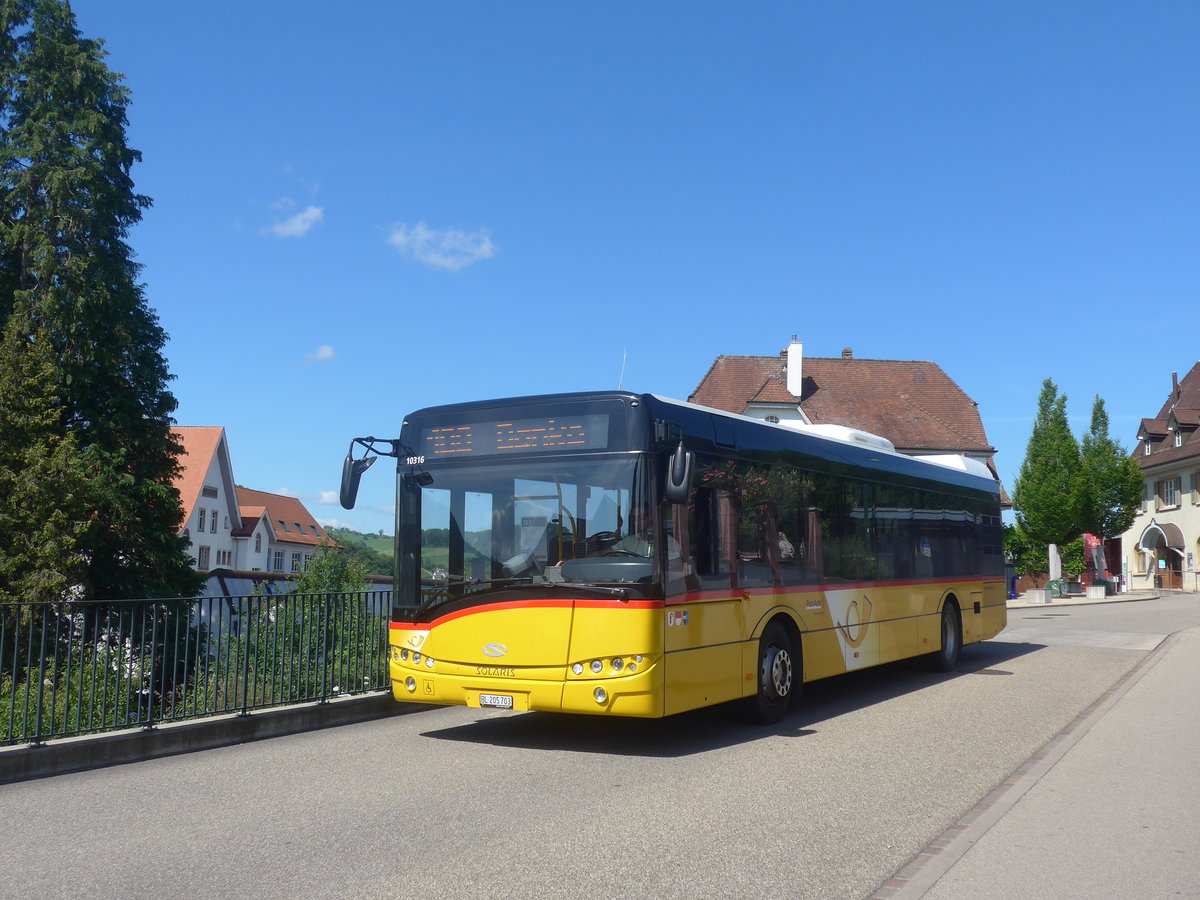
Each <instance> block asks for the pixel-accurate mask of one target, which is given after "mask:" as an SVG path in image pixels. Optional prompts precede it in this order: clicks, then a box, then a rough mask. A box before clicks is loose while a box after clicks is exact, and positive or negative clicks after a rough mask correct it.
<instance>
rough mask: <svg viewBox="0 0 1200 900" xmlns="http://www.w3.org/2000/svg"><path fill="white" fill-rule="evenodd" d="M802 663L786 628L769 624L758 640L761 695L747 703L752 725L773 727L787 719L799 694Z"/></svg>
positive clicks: (758, 693)
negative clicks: (789, 708)
mask: <svg viewBox="0 0 1200 900" xmlns="http://www.w3.org/2000/svg"><path fill="white" fill-rule="evenodd" d="M799 662H800V659H799V654H797V652H796V650H795V649H794V648H793V646H792V641H791V639H790V638H789V637H788V633H787V631H786V630H785V629H784V627H783V626H782V625H780V624H779V623H778V622H772V623H771V624H769V625H768V626H767V627H766V628H765V629H764V630H763V633H762V637H761V638H759V639H758V666H757V671H758V691H757V692H756V693H755V695H754V696H753V697H748V698H747V699H746V710H747V712H748V714H749V716H750V718H751V719H752V720H753V721H755V722H758V723H760V724H763V725H774V724H775V723H776V722H778V721H779V720H780V719H782V718H783V717H784V715H785V714H786V713H787V711H788V707H789V706H790V705H791V703H792V700H793V698H795V696H796V695H797V694H799V693H800V681H801V678H802V675H801V672H802V669H801V668H800V666H799Z"/></svg>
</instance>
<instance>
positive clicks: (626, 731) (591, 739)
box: [421, 641, 1042, 758]
mask: <svg viewBox="0 0 1200 900" xmlns="http://www.w3.org/2000/svg"><path fill="white" fill-rule="evenodd" d="M1040 649H1042V645H1040V644H1008V643H1000V642H991V641H985V642H984V643H981V644H972V645H970V646H968V647H964V648H963V651H962V656H961V657H960V659H959V665H958V668H957V669H956V670H955V671H954V672H951V673H949V674H941V673H934V672H930V671H927V670H924V669H923V668H922V663H921V661H920V660H906V661H904V662H898V663H891V664H889V665H886V666H877V667H875V668H871V669H864V670H863V671H861V672H851V673H848V674H846V675H839V676H838V677H836V678H828V679H825V680H822V681H816V682H813V683H811V684H806V685H805V686H804V692H803V694H802V696H801V700H800V704H799V707H798V708H797V709H793V710H792V711H791V712H789V713H788V715H787V716H785V717H784V719H783V721H781V722H780V723H779V724H777V725H765V726H764V725H757V724H754V723H751V722H748V721H747V720H746V718H745V716H744V715H743V713H742V711H741V709H740V707H739V705H738V704H737V703H726V704H722V705H721V706H713V707H708V708H706V709H698V710H694V711H692V712H686V713H680V714H678V715H675V716H670V717H668V718H665V719H625V718H607V717H600V716H583V715H567V714H560V713H541V712H529V713H511V714H497V713H487V714H486V715H487V718H483V719H479V720H478V721H475V722H470V723H468V724H466V725H455V726H453V727H450V728H439V729H436V730H432V731H425V732H422V734H421V736H422V737H426V738H432V739H435V740H442V741H463V742H468V743H474V744H492V745H495V746H498V747H512V748H517V749H525V750H554V751H568V752H572V751H573V752H579V753H608V754H615V755H620V756H644V757H649V758H675V757H682V756H691V755H693V754H697V753H707V752H709V751H711V750H718V749H722V748H725V747H732V746H736V745H737V744H743V743H747V742H749V741H757V740H761V739H763V738H765V737H790V738H803V737H806V736H808V735H812V734H816V733H817V730H818V729H817V727H816V726H819V725H820V723H821V722H823V721H825V720H827V719H832V718H835V717H837V716H840V715H844V714H845V713H849V712H854V711H855V710H860V709H865V708H867V707H869V706H873V705H875V704H876V703H884V702H886V701H888V700H892V699H895V698H897V697H902V696H904V695H905V694H909V693H912V692H913V691H919V690H921V689H923V688H926V687H929V686H930V685H932V684H936V683H938V682H940V681H945V680H946V679H949V678H961V677H966V676H970V675H973V674H979V675H1008V674H1011V673H1010V672H1007V671H1005V670H1004V669H1002V668H999V666H1001V665H1003V664H1004V663H1005V662H1006V661H1008V660H1012V659H1016V658H1018V657H1021V656H1024V655H1026V654H1028V653H1032V652H1034V651H1036V650H1040Z"/></svg>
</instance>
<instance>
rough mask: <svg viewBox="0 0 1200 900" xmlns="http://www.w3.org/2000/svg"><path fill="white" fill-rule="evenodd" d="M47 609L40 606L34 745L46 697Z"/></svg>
mask: <svg viewBox="0 0 1200 900" xmlns="http://www.w3.org/2000/svg"><path fill="white" fill-rule="evenodd" d="M48 611H49V608H48V607H46V606H43V607H42V640H41V644H40V645H39V647H38V685H37V705H36V706H35V707H34V710H33V740H32V741H30V742H29V743H30V744H31V745H32V746H34V747H37V746H39V745H40V744H41V743H42V703H43V702H45V698H46V615H47V612H48ZM29 621H30V623H31V624H32V623H33V616H30V617H29ZM31 643H32V641H31ZM29 668H30V669H32V668H33V660H32V659H31V660H30V661H29ZM26 696H28V694H26ZM26 721H28V719H27V720H26Z"/></svg>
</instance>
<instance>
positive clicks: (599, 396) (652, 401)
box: [405, 391, 1000, 494]
mask: <svg viewBox="0 0 1200 900" xmlns="http://www.w3.org/2000/svg"><path fill="white" fill-rule="evenodd" d="M613 400H624V401H626V402H627V403H628V404H629V405H630V407H637V406H641V407H643V411H642V415H645V416H647V417H648V418H652V419H662V420H665V421H668V422H671V423H672V424H677V425H679V426H680V428H681V429H682V432H683V435H684V436H685V437H686V438H687V439H688V442H689V443H692V444H696V443H697V442H698V443H699V445H700V446H697V447H696V449H701V448H702V446H703V445H704V444H711V445H712V447H713V448H714V450H715V451H717V452H722V451H725V452H733V453H734V454H737V455H746V454H751V455H757V454H758V453H772V452H786V451H792V452H799V453H804V454H806V455H809V456H812V457H816V458H818V459H820V460H823V461H824V462H825V463H827V464H832V465H835V466H838V465H841V466H849V467H853V468H860V469H866V470H871V471H874V472H877V473H889V474H892V475H899V476H903V477H907V478H915V479H919V480H924V481H935V482H939V483H942V484H949V485H956V486H958V487H963V488H968V489H971V490H982V491H986V492H988V493H994V494H998V493H999V491H1000V485H999V482H997V481H996V479H995V477H994V476H993V475H992V473H991V471H990V470H989V469H988V468H987V466H986V465H984V464H983V463H982V462H980V461H978V460H974V459H970V458H968V457H963V456H955V455H950V454H946V455H931V456H925V457H921V456H909V455H907V454H904V453H899V452H897V451H896V450H895V449H894V448H893V447H892V445H891V442H889V441H887V440H886V439H885V438H880V437H878V436H876V435H867V434H866V433H865V432H861V431H856V430H855V429H849V428H847V429H842V430H841V431H839V430H838V429H831V428H829V427H826V426H806V425H805V424H803V423H799V422H791V423H788V424H775V423H772V422H767V421H764V420H763V419H755V418H751V417H749V416H743V415H739V414H737V413H731V412H725V411H724V410H719V409H713V408H711V407H707V406H699V405H697V404H695V403H688V402H686V401H683V400H674V399H672V398H669V397H663V396H660V395H658V394H638V393H634V392H632V391H584V392H574V393H560V394H536V395H530V396H524V397H504V398H496V399H492V400H475V401H469V402H465V403H452V404H445V405H441V406H431V407H425V408H423V409H419V410H416V411H414V412H413V413H411V414H410V415H409V416H408V417H406V419H405V424H406V425H407V424H408V419H409V418H414V419H420V418H426V417H436V416H438V415H451V414H452V415H455V416H463V415H467V414H470V413H472V412H476V411H478V412H481V413H482V412H485V411H486V410H489V409H505V410H507V411H510V412H511V411H514V410H515V409H518V408H521V407H526V406H535V405H543V404H555V403H563V404H576V403H580V404H586V403H588V402H596V401H613Z"/></svg>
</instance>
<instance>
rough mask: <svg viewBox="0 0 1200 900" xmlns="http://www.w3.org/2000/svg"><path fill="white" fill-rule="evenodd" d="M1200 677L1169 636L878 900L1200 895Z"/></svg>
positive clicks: (1196, 631) (1194, 653)
mask: <svg viewBox="0 0 1200 900" xmlns="http://www.w3.org/2000/svg"><path fill="white" fill-rule="evenodd" d="M1129 599H1142V598H1129ZM1198 669H1200V628H1191V629H1188V630H1186V631H1182V632H1178V633H1176V634H1174V635H1172V636H1170V637H1168V638H1167V639H1166V640H1164V641H1163V642H1162V643H1161V644H1160V645H1159V646H1158V647H1157V648H1156V649H1155V650H1153V651H1151V653H1150V654H1149V655H1147V656H1146V658H1145V659H1143V660H1142V661H1141V662H1140V663H1139V664H1138V665H1137V666H1135V667H1134V668H1133V669H1132V670H1131V671H1130V672H1129V674H1127V675H1126V676H1125V677H1124V678H1122V679H1121V680H1120V681H1119V682H1117V684H1116V685H1114V686H1113V687H1112V689H1110V690H1109V691H1108V692H1107V693H1106V694H1105V695H1104V696H1102V697H1101V698H1100V699H1099V700H1097V701H1096V703H1094V704H1093V705H1092V706H1091V707H1090V708H1088V709H1087V710H1085V711H1084V712H1083V713H1081V714H1080V716H1079V717H1078V718H1077V719H1076V720H1075V721H1074V722H1073V723H1072V724H1070V725H1068V726H1067V727H1066V728H1065V729H1063V731H1062V732H1060V733H1059V735H1058V736H1057V737H1055V738H1054V739H1053V740H1052V741H1051V742H1050V743H1049V744H1047V745H1046V746H1045V747H1043V748H1042V750H1040V751H1039V752H1038V753H1036V754H1034V755H1033V756H1032V757H1031V758H1030V759H1029V761H1028V762H1026V763H1025V764H1024V765H1023V766H1021V768H1019V769H1018V770H1017V771H1016V772H1014V773H1013V775H1012V776H1011V777H1010V778H1008V779H1007V780H1006V781H1005V782H1004V783H1003V784H1002V785H1000V786H999V787H997V788H996V789H995V790H994V791H993V792H992V793H991V794H990V795H988V796H987V797H985V798H984V799H983V801H981V802H980V803H979V804H978V805H977V806H976V807H975V808H974V809H972V810H970V811H969V812H968V813H967V814H966V815H965V816H964V817H963V818H962V819H961V820H960V821H959V822H958V823H957V824H955V825H954V826H952V827H951V828H950V829H948V830H947V831H946V832H945V833H944V834H943V835H942V837H941V838H940V839H939V840H936V841H934V842H933V843H932V844H930V846H929V847H928V848H927V849H926V851H925V853H923V854H922V855H920V856H918V857H917V858H916V859H915V860H913V862H911V863H909V865H907V866H906V867H905V868H904V869H902V870H901V871H900V872H899V873H897V876H896V877H895V878H893V879H892V880H891V881H889V882H888V883H887V884H886V885H884V886H883V887H882V888H881V889H880V890H879V891H878V892H877V893H876V895H875V896H876V897H877V898H891V900H897V898H917V897H925V898H931V900H938V898H943V900H974V898H979V900H1007V898H1012V900H1039V898H1055V900H1057V898H1063V897H1081V898H1082V897H1087V898H1096V897H1119V898H1128V897H1167V896H1174V897H1194V898H1195V897H1200V813H1198V812H1197V810H1200V778H1198V777H1197V775H1196V771H1195V764H1196V753H1195V739H1196V735H1198V734H1200V701H1198V700H1197V696H1196V692H1195V688H1194V684H1195V673H1196V672H1197V670H1198Z"/></svg>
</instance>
